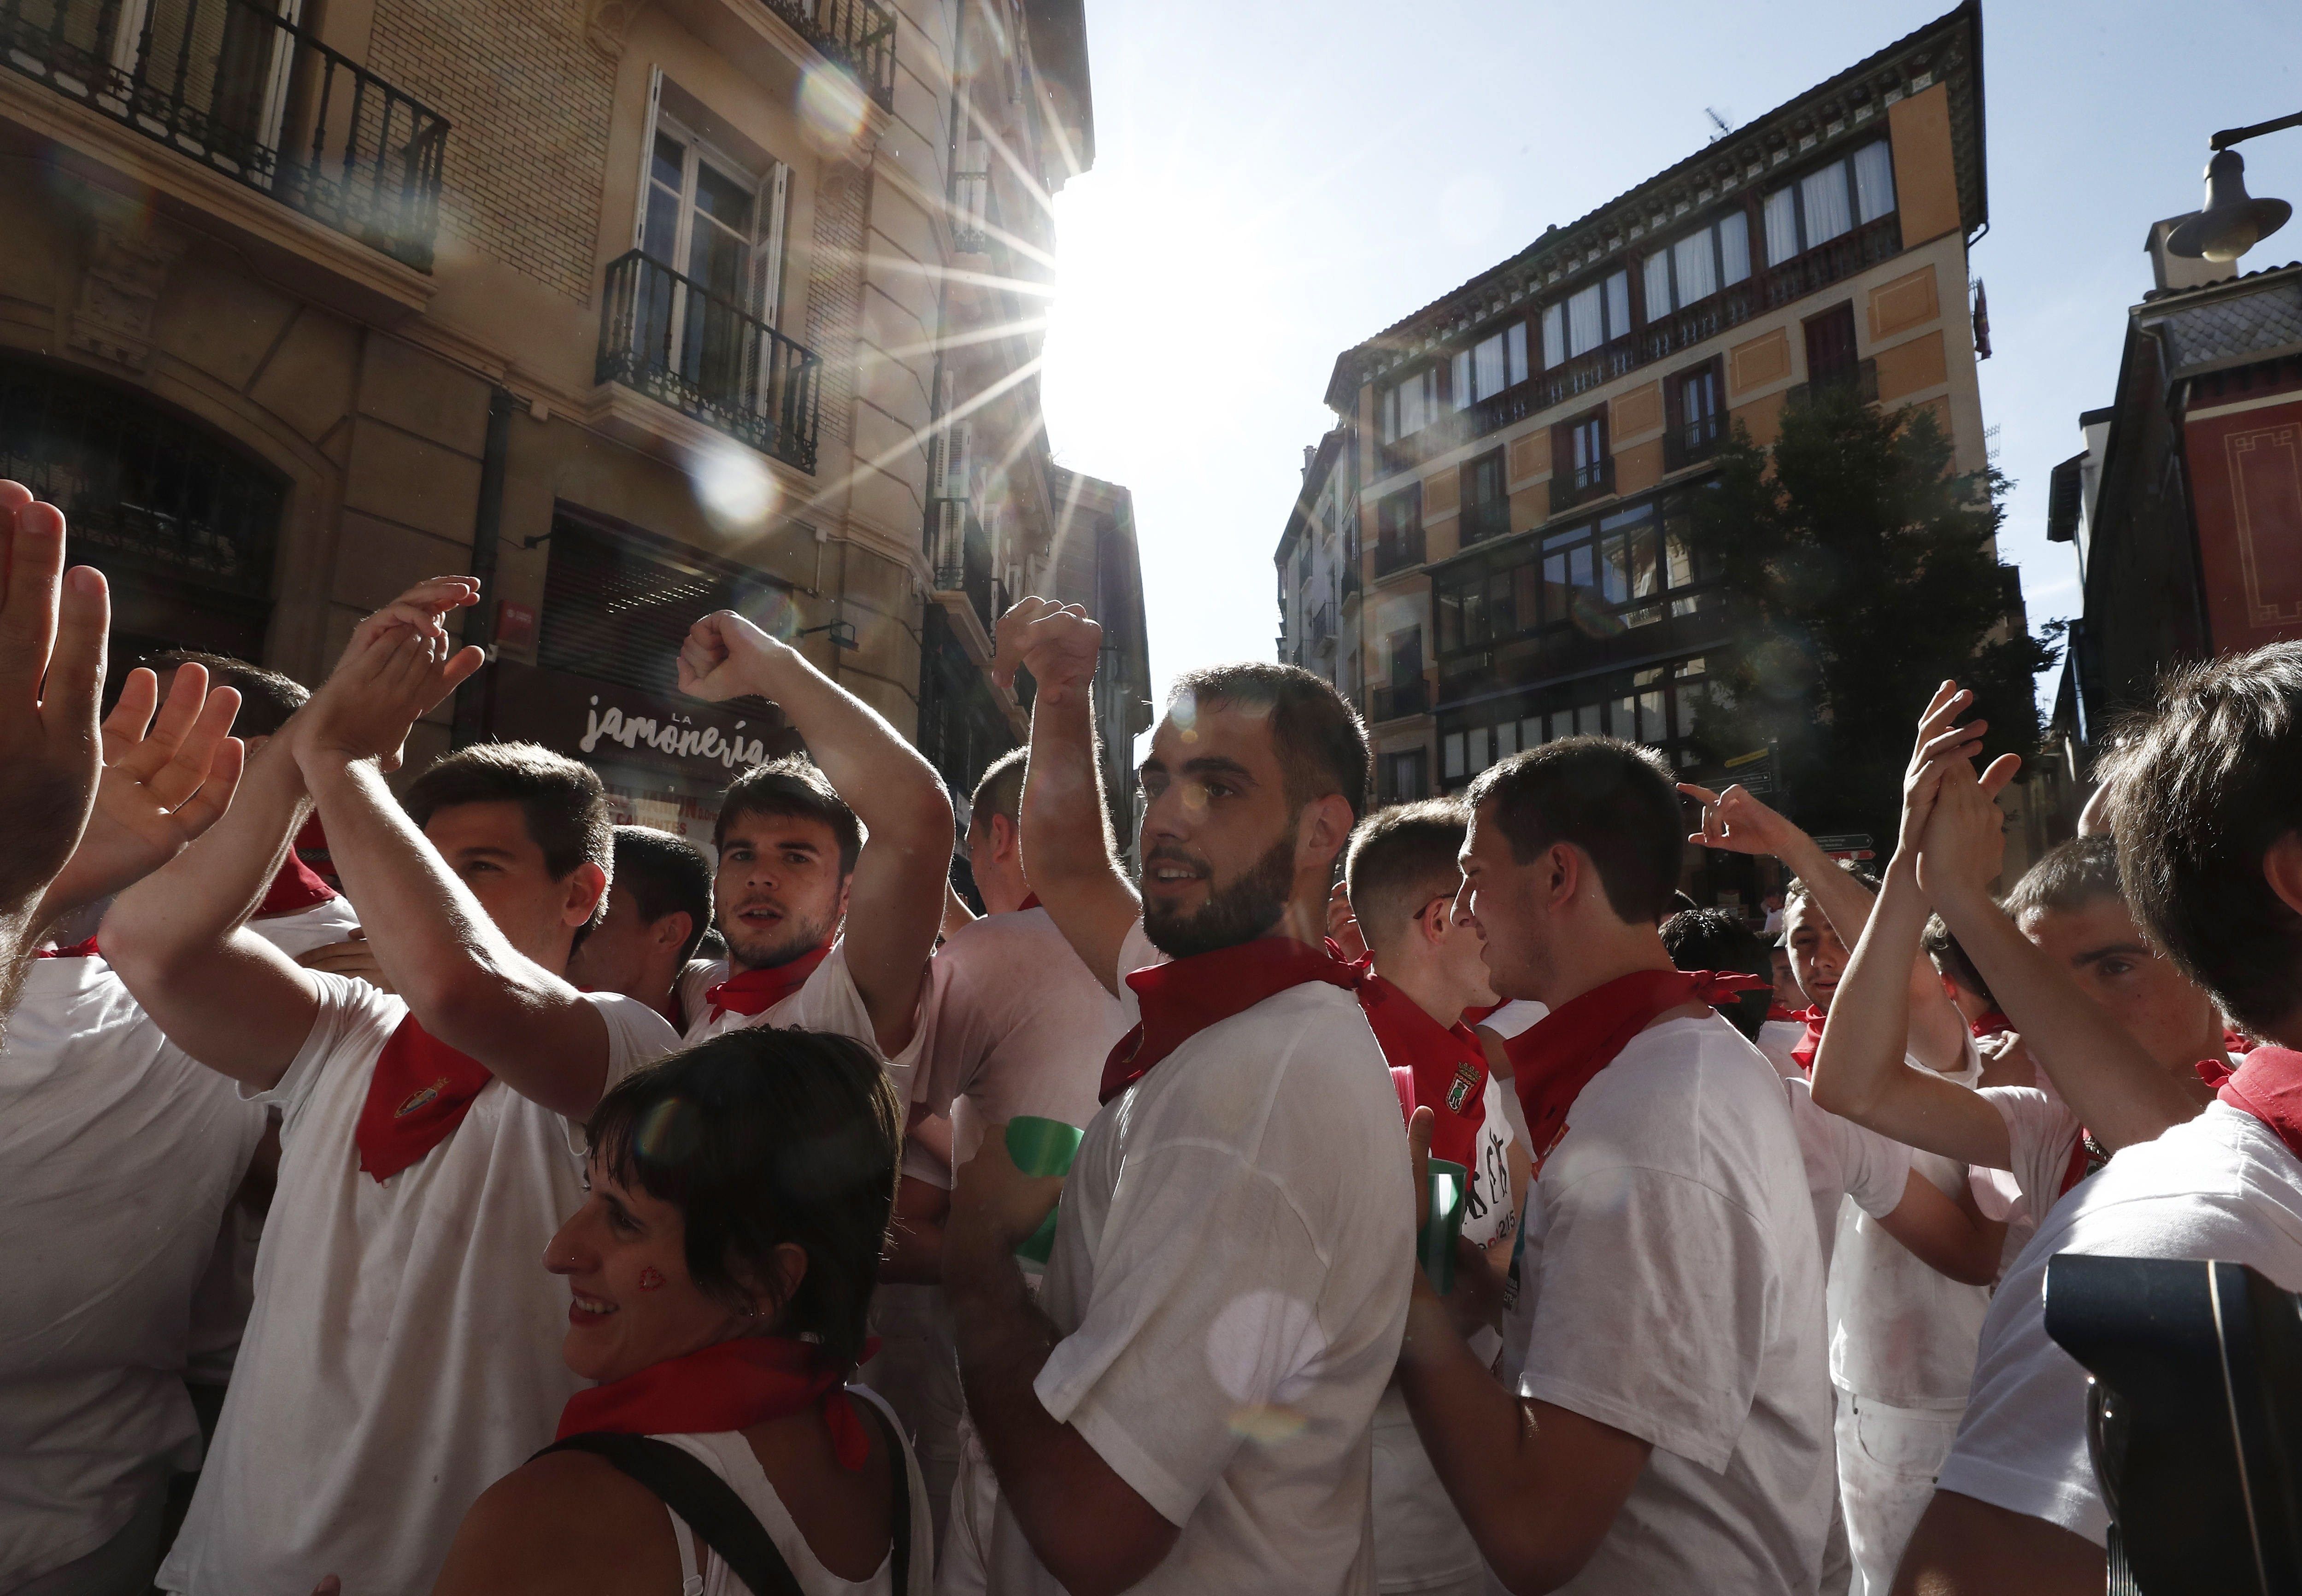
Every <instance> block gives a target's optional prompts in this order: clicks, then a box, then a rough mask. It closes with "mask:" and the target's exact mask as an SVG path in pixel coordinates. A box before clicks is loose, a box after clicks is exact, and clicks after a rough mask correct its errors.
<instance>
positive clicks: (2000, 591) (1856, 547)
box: [1690, 389, 2055, 842]
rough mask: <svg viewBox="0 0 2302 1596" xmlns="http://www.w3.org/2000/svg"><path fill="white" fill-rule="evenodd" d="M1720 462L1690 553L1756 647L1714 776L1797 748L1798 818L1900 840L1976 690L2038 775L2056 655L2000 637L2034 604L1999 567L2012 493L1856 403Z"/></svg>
mask: <svg viewBox="0 0 2302 1596" xmlns="http://www.w3.org/2000/svg"><path fill="white" fill-rule="evenodd" d="M1718 460H1719V465H1720V475H1719V479H1718V486H1717V487H1716V488H1715V489H1714V490H1712V491H1709V492H1705V493H1699V494H1697V495H1696V496H1695V499H1696V507H1695V514H1694V518H1693V527H1692V529H1691V533H1690V535H1691V538H1692V540H1693V543H1694V545H1695V552H1696V557H1697V559H1699V560H1701V561H1702V562H1703V563H1705V564H1709V565H1711V566H1713V567H1714V568H1717V569H1718V570H1719V571H1720V573H1721V575H1723V576H1724V578H1725V581H1726V584H1727V591H1728V592H1729V593H1730V594H1731V595H1732V601H1734V602H1735V604H1737V605H1738V606H1739V607H1740V608H1741V609H1742V610H1743V626H1742V627H1741V635H1742V637H1743V647H1742V648H1741V650H1740V651H1738V652H1737V653H1736V654H1735V655H1734V656H1733V657H1732V658H1731V660H1730V662H1729V664H1728V668H1727V671H1726V672H1725V673H1724V676H1725V682H1726V685H1727V688H1728V692H1727V693H1725V694H1715V695H1714V701H1713V703H1712V704H1711V705H1710V707H1709V708H1707V709H1706V710H1704V712H1703V713H1702V715H1701V718H1700V719H1699V721H1698V723H1697V726H1696V741H1697V743H1699V744H1700V745H1701V752H1703V753H1704V754H1705V755H1706V756H1707V757H1708V758H1709V759H1710V760H1724V759H1727V758H1729V757H1731V756H1733V755H1735V754H1739V753H1745V752H1749V751H1751V750H1752V749H1756V748H1763V747H1764V746H1766V744H1767V743H1769V742H1770V741H1771V742H1776V743H1779V744H1780V746H1781V750H1782V762H1781V771H1782V777H1783V779H1784V783H1785V787H1786V788H1787V802H1788V807H1789V812H1790V813H1791V815H1792V816H1793V818H1794V819H1797V820H1798V821H1799V823H1800V824H1801V825H1802V826H1804V827H1807V828H1808V829H1809V830H1811V831H1822V832H1833V831H1867V832H1869V833H1870V834H1871V835H1872V836H1877V837H1878V838H1879V839H1880V840H1881V841H1882V842H1883V841H1885V840H1886V838H1888V837H1891V836H1893V834H1894V830H1895V815H1896V813H1897V812H1898V810H1899V805H1900V802H1901V791H1902V776H1903V766H1904V765H1905V763H1906V762H1907V761H1908V760H1909V758H1910V751H1911V734H1912V732H1913V730H1914V729H1915V727H1916V725H1917V722H1918V718H1919V713H1920V710H1923V709H1925V708H1926V704H1927V701H1928V698H1930V697H1931V696H1932V695H1933V693H1934V690H1935V688H1936V687H1937V685H1939V684H1940V683H1941V682H1942V681H1943V679H1944V678H1945V677H1946V676H1948V677H1955V678H1956V679H1957V680H1958V682H1959V683H1960V684H1961V685H1963V686H1967V687H1970V688H1971V689H1973V691H1974V693H1975V696H1976V700H1977V704H1978V710H1979V713H1980V714H1981V716H1982V718H1985V719H1987V720H1988V721H1989V723H1990V730H1989V734H1988V736H1987V744H1986V747H1987V754H1988V755H1990V756H1992V757H1995V756H1996V755H1997V754H2000V753H2004V752H2014V753H2019V754H2021V756H2022V757H2023V759H2024V760H2025V761H2026V762H2027V761H2029V760H2033V759H2035V758H2036V756H2037V746H2038V739H2039V725H2038V712H2037V700H2036V697H2035V693H2034V688H2033V685H2032V679H2033V677H2035V676H2037V673H2038V672H2039V671H2042V670H2044V669H2046V668H2047V667H2048V666H2049V665H2051V664H2053V663H2054V658H2055V650H2054V648H2053V647H2052V646H2050V645H2049V644H2048V643H2042V642H2040V641H2039V640H2037V639H2036V638H2033V637H2031V636H2029V634H2015V635H2012V636H2009V637H2002V638H1999V639H1997V640H1995V641H1992V640H1990V638H1989V634H1991V633H1992V632H1993V631H1994V630H1995V629H1996V628H1997V627H1998V626H2000V625H2001V624H2002V623H2003V622H2004V621H2005V620H2006V618H2007V617H2008V613H2009V611H2010V610H2011V609H2012V607H2013V600H2014V597H2015V592H2016V590H2015V588H2014V575H2013V571H2012V567H2006V566H2002V565H2000V564H1999V563H1998V560H1997V559H1996V557H1995V555H1994V554H1993V553H1992V551H1991V549H1990V540H1991V538H1992V536H1993V534H1994V533H1996V531H1997V529H1998V524H1999V518H2000V514H2001V512H2000V510H1999V508H1998V503H1997V500H1998V497H1999V495H2000V494H2002V493H2003V492H2004V491H2005V488H2006V485H2007V483H2006V480H2005V478H2004V477H2003V476H2001V475H1999V474H1998V472H1997V471H1996V470H1995V469H1987V470H1985V471H1982V472H1979V473H1965V474H1960V473H1955V472H1953V470H1952V468H1951V466H1952V459H1951V442H1950V440H1949V439H1948V438H1947V437H1946V436H1945V435H1944V433H1943V432H1942V429H1941V428H1940V427H1939V426H1938V425H1937V424H1936V421H1935V418H1934V416H1933V414H1932V413H1931V412H1930V411H1928V410H1924V409H1908V410H1891V409H1886V408H1885V407H1874V406H1871V405H1867V404H1864V403H1863V402H1862V401H1861V399H1860V398H1859V397H1857V396H1856V395H1855V394H1854V393H1853V392H1852V391H1849V390H1844V389H1839V390H1831V391H1825V392H1823V393H1821V394H1819V396H1817V397H1816V398H1815V399H1813V400H1812V401H1811V402H1809V403H1805V404H1800V405H1795V406H1793V407H1789V408H1787V409H1785V412H1784V414H1783V423H1782V434H1781V436H1780V437H1779V438H1777V440H1776V441H1775V446H1774V448H1773V449H1772V450H1771V451H1769V450H1767V449H1761V448H1760V447H1759V446H1758V445H1756V444H1755V443H1753V442H1752V441H1751V438H1750V434H1749V433H1747V432H1745V431H1744V430H1743V427H1742V426H1741V425H1740V424H1737V425H1736V427H1735V432H1734V435H1733V436H1732V437H1731V438H1730V439H1729V440H1728V441H1727V443H1726V445H1725V446H1724V447H1723V448H1721V449H1720V450H1719V453H1718ZM1769 466H1771V470H1770V469H1769ZM1713 669H1714V674H1716V671H1717V668H1716V667H1715V666H1714V668H1713Z"/></svg>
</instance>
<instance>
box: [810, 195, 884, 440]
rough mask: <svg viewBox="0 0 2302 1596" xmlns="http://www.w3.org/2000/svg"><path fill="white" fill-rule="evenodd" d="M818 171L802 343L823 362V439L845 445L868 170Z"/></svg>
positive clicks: (859, 305)
mask: <svg viewBox="0 0 2302 1596" xmlns="http://www.w3.org/2000/svg"><path fill="white" fill-rule="evenodd" d="M822 170H823V182H822V187H821V188H820V189H818V190H817V192H816V198H815V251H814V259H815V270H814V273H813V275H812V277H811V279H810V281H809V282H808V285H807V332H805V333H804V334H803V338H804V340H805V342H806V344H807V346H808V348H810V349H813V350H814V351H815V352H816V353H817V354H819V355H820V356H821V357H823V413H822V414H823V420H822V430H823V433H824V436H825V437H826V438H836V439H837V440H838V441H840V442H841V443H843V444H844V443H845V442H846V441H847V439H848V429H849V426H850V424H851V423H850V417H851V416H852V415H853V411H854V407H855V375H856V374H855V357H856V340H855V332H856V323H857V321H858V319H859V318H860V316H861V311H862V305H863V218H864V214H865V213H866V212H867V211H868V210H869V209H870V181H871V179H870V172H868V171H865V170H863V169H861V168H859V167H853V166H847V165H843V164H835V163H832V162H826V163H825V164H824V165H823V169H822Z"/></svg>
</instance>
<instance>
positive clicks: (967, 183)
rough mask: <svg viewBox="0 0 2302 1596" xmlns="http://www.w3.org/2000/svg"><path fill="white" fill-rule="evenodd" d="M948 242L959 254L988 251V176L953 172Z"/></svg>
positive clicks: (989, 218)
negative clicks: (949, 240)
mask: <svg viewBox="0 0 2302 1596" xmlns="http://www.w3.org/2000/svg"><path fill="white" fill-rule="evenodd" d="M951 241H952V247H953V248H955V249H957V250H958V251H959V252H960V253H961V254H962V255H982V254H984V253H986V252H987V250H989V249H990V248H991V174H990V173H989V172H954V173H953V175H952V180H951Z"/></svg>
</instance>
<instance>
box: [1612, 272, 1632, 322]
mask: <svg viewBox="0 0 2302 1596" xmlns="http://www.w3.org/2000/svg"><path fill="white" fill-rule="evenodd" d="M1630 330H1631V274H1630V273H1628V272H1617V273H1615V274H1614V275H1613V276H1612V277H1609V278H1608V279H1607V336H1608V337H1609V338H1620V337H1622V336H1623V334H1624V333H1626V332H1629V331H1630Z"/></svg>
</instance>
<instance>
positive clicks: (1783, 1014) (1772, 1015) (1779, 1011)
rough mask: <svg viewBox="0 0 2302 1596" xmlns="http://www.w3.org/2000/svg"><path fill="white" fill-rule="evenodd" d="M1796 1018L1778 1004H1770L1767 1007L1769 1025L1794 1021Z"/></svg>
mask: <svg viewBox="0 0 2302 1596" xmlns="http://www.w3.org/2000/svg"><path fill="white" fill-rule="evenodd" d="M1797 1018H1798V1016H1797V1015H1796V1014H1794V1013H1792V1012H1790V1011H1789V1010H1788V1009H1786V1008H1785V1007H1783V1005H1782V1004H1778V1003H1770V1004H1768V1005H1767V1020H1768V1022H1769V1024H1771V1023H1772V1022H1774V1021H1777V1020H1795V1019H1797Z"/></svg>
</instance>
